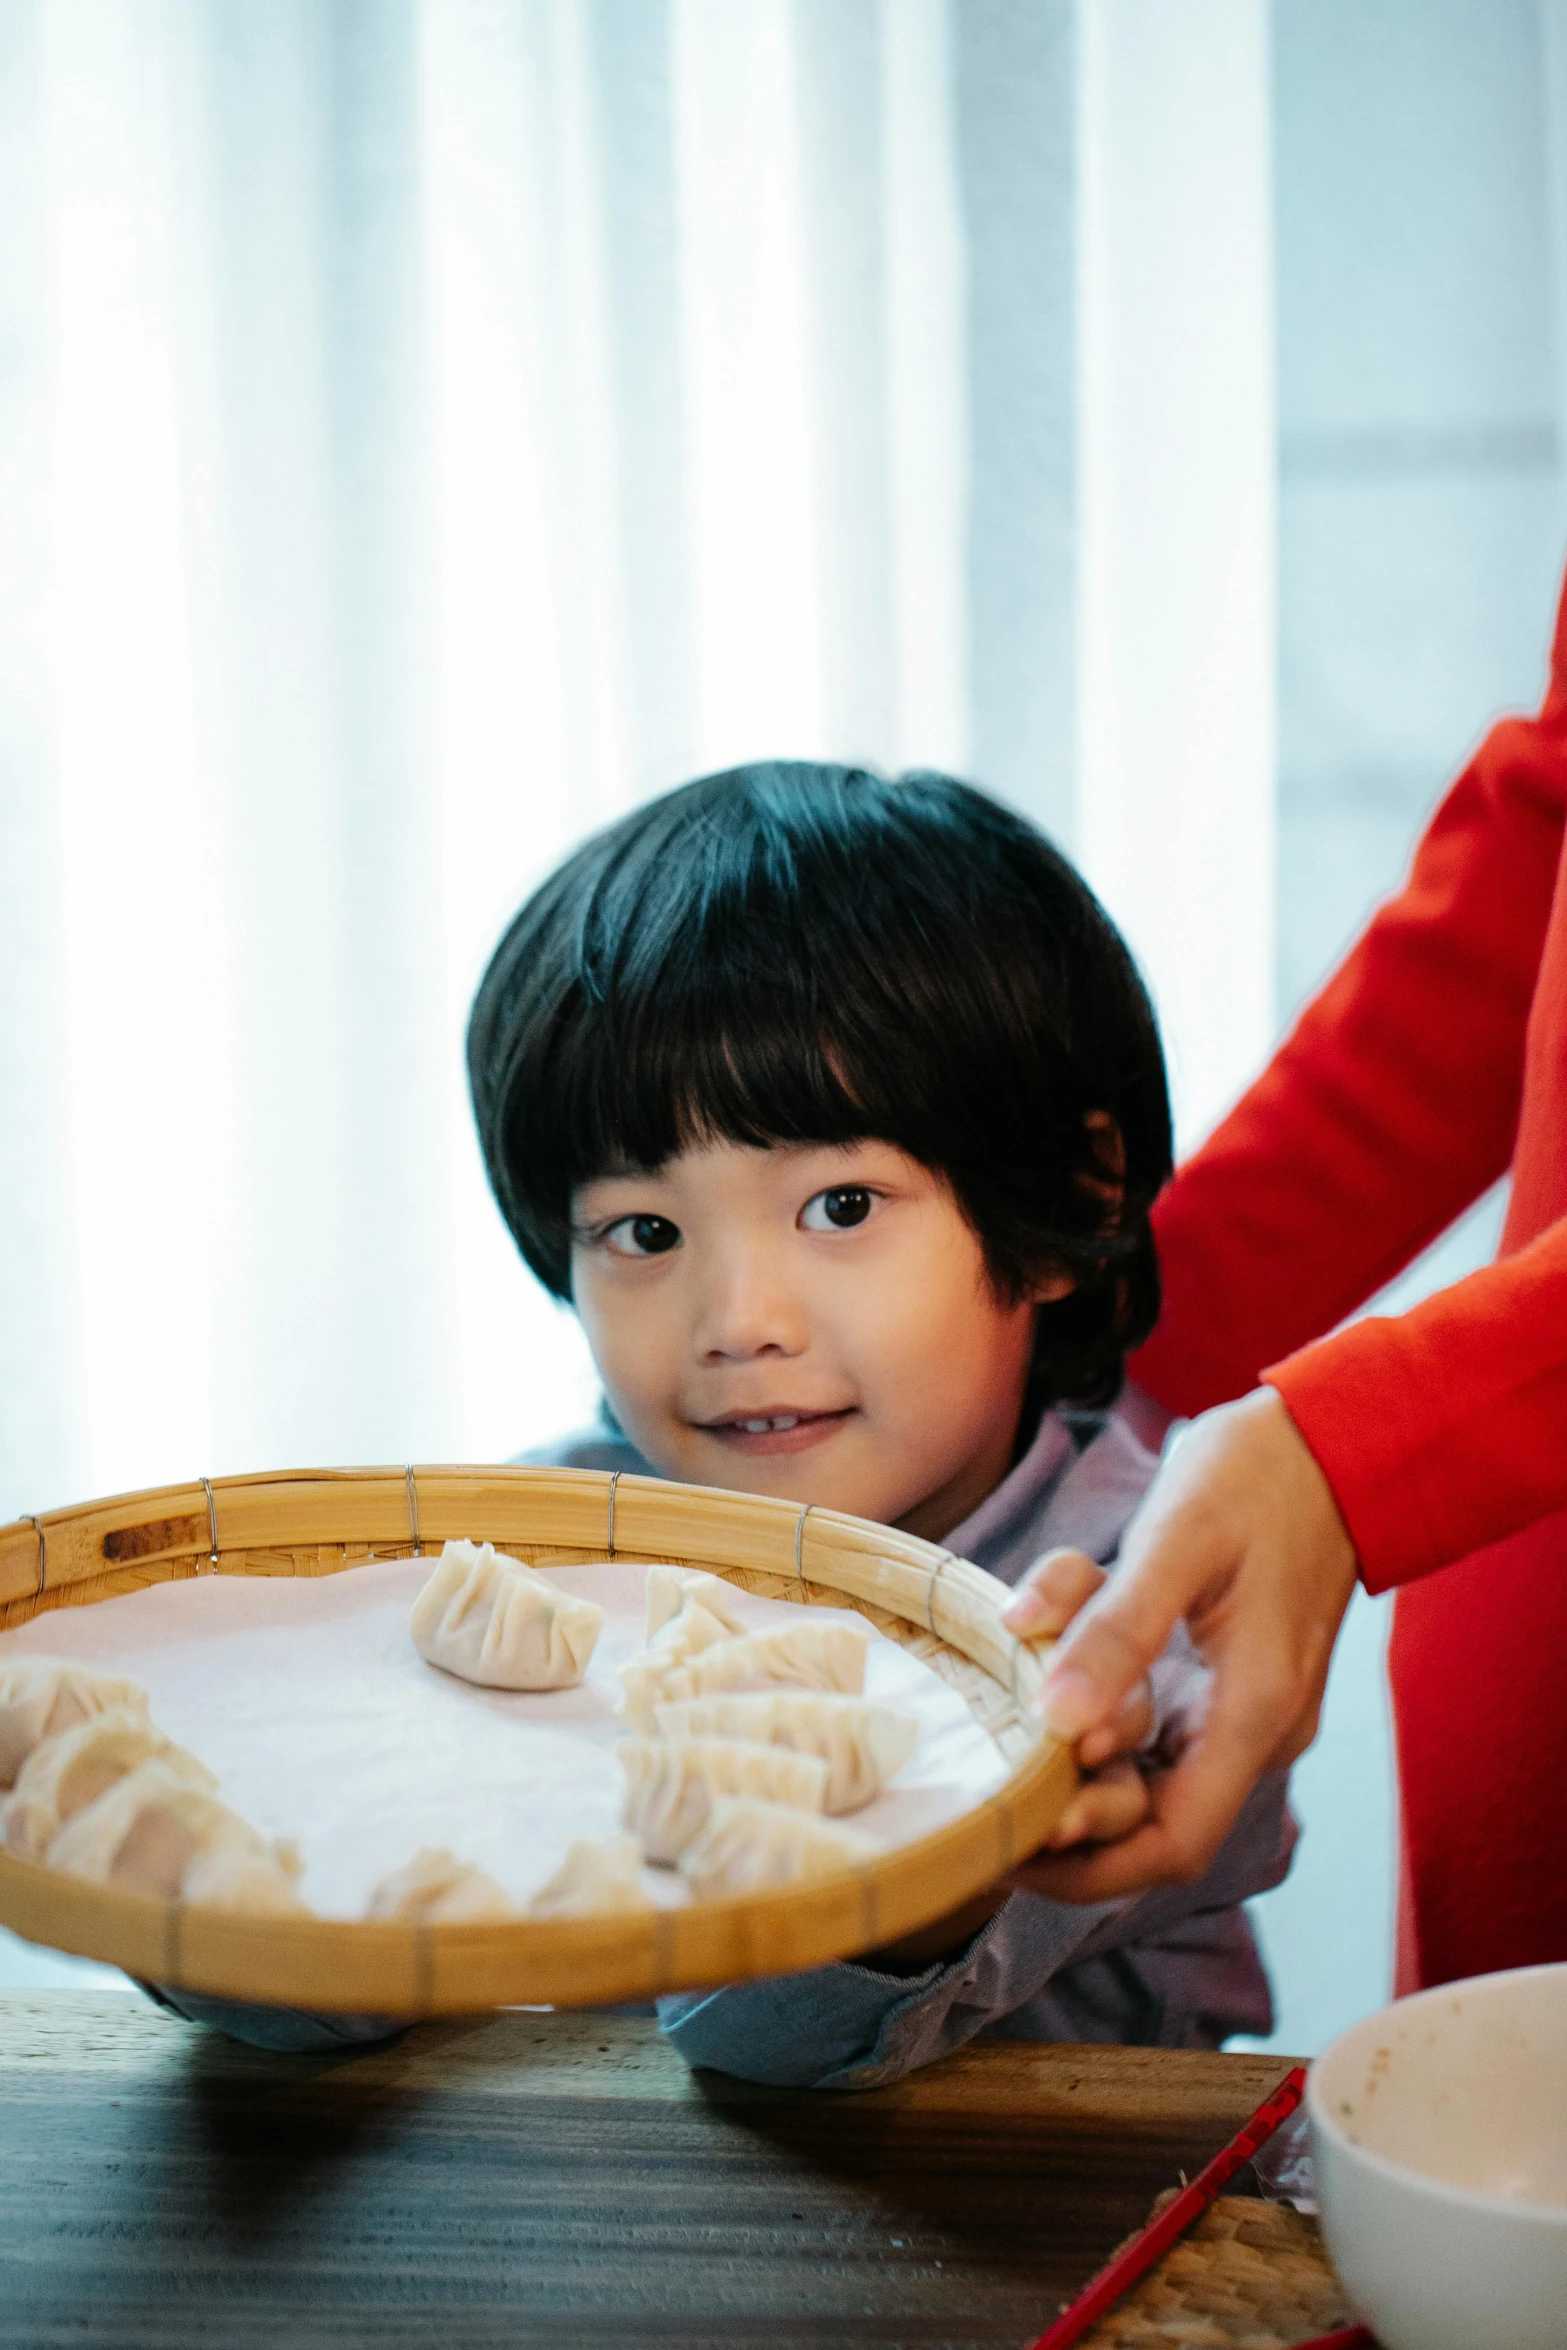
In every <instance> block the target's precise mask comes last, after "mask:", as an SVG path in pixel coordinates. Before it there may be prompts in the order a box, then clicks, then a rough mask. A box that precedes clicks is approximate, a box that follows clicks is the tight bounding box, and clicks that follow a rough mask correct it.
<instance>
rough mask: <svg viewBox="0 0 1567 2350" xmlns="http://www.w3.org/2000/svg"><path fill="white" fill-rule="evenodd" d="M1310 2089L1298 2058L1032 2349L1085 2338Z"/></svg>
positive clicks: (1353, 2338)
mask: <svg viewBox="0 0 1567 2350" xmlns="http://www.w3.org/2000/svg"><path fill="white" fill-rule="evenodd" d="M1305 2093H1306V2068H1305V2066H1304V2065H1303V2064H1298V2065H1296V2067H1295V2069H1294V2070H1293V2072H1289V2073H1286V2074H1285V2076H1284V2078H1283V2080H1282V2081H1281V2082H1280V2083H1279V2085H1278V2087H1277V2088H1276V2089H1275V2090H1274V2092H1273V2094H1272V2096H1271V2097H1269V2098H1267V2099H1266V2100H1265V2101H1264V2102H1263V2103H1262V2104H1261V2105H1259V2106H1258V2108H1257V2110H1256V2112H1255V2113H1254V2114H1253V2115H1252V2117H1251V2120H1250V2121H1249V2122H1247V2123H1246V2125H1245V2127H1244V2128H1243V2129H1240V2130H1237V2131H1236V2133H1235V2135H1234V2137H1233V2138H1232V2139H1231V2140H1230V2142H1229V2144H1228V2146H1226V2147H1225V2149H1224V2151H1223V2152H1222V2154H1216V2155H1215V2156H1214V2158H1213V2160H1212V2162H1210V2163H1209V2165H1208V2167H1207V2169H1206V2170H1203V2171H1199V2172H1198V2174H1197V2176H1196V2178H1194V2179H1193V2181H1192V2183H1191V2185H1190V2186H1189V2187H1183V2188H1182V2190H1181V2192H1180V2194H1179V2195H1177V2196H1176V2198H1175V2200H1174V2202H1173V2203H1167V2204H1166V2205H1165V2207H1164V2209H1163V2211H1161V2212H1160V2213H1159V2215H1158V2217H1157V2218H1155V2219H1151V2220H1150V2221H1149V2222H1148V2225H1147V2226H1146V2227H1145V2228H1144V2230H1143V2232H1142V2234H1141V2235H1140V2236H1136V2237H1134V2238H1133V2240H1132V2242H1131V2243H1130V2244H1128V2245H1127V2247H1126V2249H1125V2251H1124V2252H1118V2253H1117V2254H1116V2256H1115V2258H1114V2259H1113V2260H1111V2261H1107V2262H1106V2264H1105V2266H1104V2267H1103V2268H1102V2269H1101V2270H1100V2271H1099V2274H1098V2275H1097V2276H1096V2277H1094V2278H1092V2279H1091V2280H1090V2282H1089V2283H1088V2284H1086V2285H1085V2286H1084V2288H1083V2290H1082V2292H1081V2293H1079V2295H1078V2296H1077V2299H1076V2300H1075V2301H1074V2302H1073V2304H1072V2306H1071V2308H1070V2309H1064V2310H1063V2311H1062V2312H1061V2315H1060V2316H1059V2317H1058V2318H1057V2319H1056V2322H1055V2324H1054V2325H1053V2326H1047V2327H1046V2329H1045V2331H1044V2332H1043V2333H1042V2334H1041V2335H1040V2336H1039V2337H1038V2339H1037V2341H1033V2342H1030V2343H1029V2344H1028V2346H1027V2350H1067V2345H1068V2343H1069V2342H1080V2341H1081V2340H1082V2338H1083V2336H1084V2334H1086V2333H1087V2331H1088V2329H1089V2327H1090V2326H1091V2325H1093V2324H1094V2323H1095V2322H1096V2321H1097V2320H1098V2319H1099V2318H1101V2317H1103V2316H1104V2313H1105V2311H1106V2310H1107V2309H1109V2308H1110V2307H1111V2306H1112V2304H1113V2303H1115V2302H1117V2301H1119V2300H1120V2298H1121V2295H1122V2294H1123V2293H1124V2292H1125V2291H1126V2290H1127V2288H1128V2287H1129V2286H1131V2285H1135V2284H1136V2282H1137V2280H1138V2278H1139V2277H1140V2276H1142V2275H1144V2274H1145V2272H1146V2271H1147V2270H1149V2269H1151V2268H1152V2266H1153V2264H1154V2262H1155V2261H1156V2260H1158V2259H1159V2258H1160V2257H1161V2256H1162V2255H1163V2254H1164V2253H1166V2252H1168V2251H1169V2249H1170V2246H1171V2245H1172V2244H1173V2243H1174V2242H1175V2240H1176V2238H1177V2237H1178V2236H1183V2235H1184V2234H1185V2233H1186V2230H1187V2229H1188V2228H1189V2227H1190V2226H1191V2224H1192V2221H1193V2220H1194V2219H1196V2218H1197V2217H1198V2215H1199V2213H1201V2212H1204V2211H1206V2210H1207V2208H1208V2206H1209V2204H1210V2203H1211V2202H1212V2201H1213V2199H1214V2197H1215V2196H1216V2195H1218V2194H1219V2193H1220V2192H1221V2191H1222V2190H1223V2189H1224V2187H1226V2186H1227V2185H1228V2183H1229V2181H1230V2180H1231V2179H1232V2178H1233V2177H1234V2176H1235V2173H1236V2172H1237V2171H1238V2170H1239V2169H1240V2167H1241V2164H1242V2163H1243V2162H1250V2160H1251V2158H1252V2156H1253V2155H1254V2154H1255V2153H1256V2151H1257V2149H1258V2147H1259V2146H1261V2145H1264V2144H1265V2143H1266V2142H1267V2140H1268V2139H1269V2138H1271V2137H1272V2135H1273V2133H1274V2131H1275V2130H1276V2129H1277V2128H1278V2126H1279V2124H1280V2122H1283V2121H1288V2119H1289V2117H1290V2115H1291V2114H1292V2113H1293V2112H1294V2110H1295V2108H1296V2106H1297V2105H1298V2104H1299V2103H1300V2101H1301V2099H1302V2097H1303V2096H1304V2095H1305ZM1325 2339H1326V2341H1327V2342H1328V2343H1331V2344H1332V2345H1333V2350H1349V2346H1350V2345H1351V2344H1352V2343H1359V2342H1363V2341H1364V2342H1369V2341H1370V2339H1371V2336H1370V2335H1369V2334H1368V2333H1366V2331H1365V2329H1364V2327H1361V2326H1352V2327H1351V2328H1350V2330H1349V2332H1348V2333H1342V2334H1329V2335H1327V2336H1326V2337H1325ZM1307 2350H1310V2346H1309V2345H1308V2346H1307Z"/></svg>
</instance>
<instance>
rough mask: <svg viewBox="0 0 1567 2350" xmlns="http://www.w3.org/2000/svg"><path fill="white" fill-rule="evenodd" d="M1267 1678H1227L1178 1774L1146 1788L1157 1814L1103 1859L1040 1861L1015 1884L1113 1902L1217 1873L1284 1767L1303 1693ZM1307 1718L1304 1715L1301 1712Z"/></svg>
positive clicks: (1087, 1855)
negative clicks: (1246, 1810)
mask: <svg viewBox="0 0 1567 2350" xmlns="http://www.w3.org/2000/svg"><path fill="white" fill-rule="evenodd" d="M1287 1681H1288V1676H1287V1675H1282V1674H1280V1673H1279V1672H1278V1671H1277V1670H1276V1669H1275V1670H1265V1671H1264V1672H1263V1673H1262V1674H1261V1676H1260V1678H1259V1680H1258V1681H1256V1682H1253V1683H1249V1684H1248V1685H1247V1686H1246V1687H1245V1688H1244V1689H1237V1688H1236V1687H1235V1686H1234V1685H1233V1684H1227V1683H1226V1682H1225V1681H1224V1679H1223V1678H1222V1676H1221V1678H1220V1681H1219V1683H1218V1684H1217V1686H1216V1690H1215V1699H1214V1705H1213V1709H1212V1711H1211V1712H1210V1714H1209V1717H1208V1720H1207V1721H1206V1723H1205V1724H1204V1726H1203V1729H1202V1732H1201V1734H1200V1735H1199V1736H1198V1737H1197V1738H1196V1739H1195V1740H1194V1742H1193V1743H1192V1745H1191V1746H1189V1747H1188V1748H1187V1750H1186V1752H1185V1754H1184V1755H1183V1756H1182V1757H1181V1759H1180V1761H1179V1762H1178V1763H1177V1764H1176V1765H1175V1768H1174V1769H1173V1770H1169V1771H1160V1772H1157V1773H1156V1774H1155V1775H1154V1776H1153V1777H1152V1778H1151V1779H1149V1780H1148V1781H1147V1782H1146V1784H1147V1787H1148V1792H1149V1808H1148V1813H1147V1816H1146V1818H1145V1819H1143V1820H1142V1821H1141V1822H1140V1823H1139V1824H1136V1825H1134V1827H1133V1829H1132V1831H1131V1833H1130V1834H1127V1835H1124V1836H1123V1837H1122V1839H1121V1840H1120V1841H1119V1842H1117V1843H1114V1844H1110V1843H1106V1844H1105V1846H1104V1849H1103V1850H1100V1851H1084V1850H1082V1849H1081V1848H1079V1849H1078V1850H1076V1851H1072V1852H1062V1853H1061V1854H1060V1855H1059V1857H1055V1856H1054V1855H1053V1853H1051V1854H1045V1853H1042V1854H1039V1855H1036V1857H1035V1858H1034V1859H1033V1860H1032V1861H1030V1862H1028V1863H1027V1864H1026V1866H1025V1867H1024V1868H1023V1869H1020V1870H1019V1871H1018V1872H1017V1874H1016V1876H1015V1878H1014V1879H1013V1882H1014V1883H1016V1884H1018V1885H1022V1886H1024V1887H1026V1889H1027V1890H1028V1891H1030V1892H1033V1893H1043V1894H1046V1895H1048V1896H1049V1897H1050V1898H1051V1899H1052V1900H1056V1901H1075V1902H1083V1901H1113V1900H1119V1899H1121V1898H1123V1897H1124V1896H1126V1895H1127V1894H1130V1893H1141V1892H1144V1891H1146V1890H1148V1889H1149V1888H1150V1887H1151V1886H1155V1885H1189V1884H1194V1883H1195V1882H1196V1881H1197V1879H1198V1878H1199V1877H1201V1876H1203V1875H1204V1874H1205V1872H1206V1871H1207V1870H1208V1869H1209V1868H1210V1867H1211V1866H1212V1863H1213V1860H1214V1856H1215V1855H1216V1854H1217V1852H1218V1850H1219V1847H1220V1845H1221V1844H1222V1843H1223V1842H1224V1839H1225V1837H1226V1836H1227V1835H1228V1834H1229V1832H1230V1830H1231V1828H1232V1827H1233V1826H1234V1824H1235V1820H1236V1817H1237V1815H1238V1814H1239V1811H1240V1808H1241V1805H1242V1804H1243V1803H1244V1802H1245V1800H1246V1797H1247V1795H1248V1794H1249V1793H1250V1791H1251V1788H1252V1786H1253V1785H1254V1783H1255V1782H1256V1780H1257V1779H1258V1778H1260V1777H1261V1775H1262V1773H1263V1771H1264V1770H1266V1769H1268V1768H1269V1767H1270V1766H1271V1765H1272V1764H1273V1763H1274V1761H1275V1757H1276V1755H1277V1753H1278V1749H1279V1745H1280V1738H1279V1731H1280V1726H1281V1721H1282V1720H1283V1719H1285V1718H1288V1716H1289V1715H1290V1711H1291V1707H1292V1705H1294V1704H1295V1703H1296V1693H1295V1692H1294V1690H1293V1689H1292V1688H1286V1686H1285V1684H1286V1682H1287ZM1297 1710H1298V1709H1297Z"/></svg>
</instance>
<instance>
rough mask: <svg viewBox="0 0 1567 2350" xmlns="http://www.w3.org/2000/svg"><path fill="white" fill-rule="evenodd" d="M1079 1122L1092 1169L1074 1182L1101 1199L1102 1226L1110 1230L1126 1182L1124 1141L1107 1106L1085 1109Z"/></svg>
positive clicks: (1118, 1218) (1116, 1221) (1117, 1218)
mask: <svg viewBox="0 0 1567 2350" xmlns="http://www.w3.org/2000/svg"><path fill="white" fill-rule="evenodd" d="M1083 1124H1084V1125H1085V1126H1086V1127H1087V1129H1088V1146H1089V1149H1090V1150H1091V1151H1092V1153H1093V1160H1094V1168H1095V1172H1094V1173H1093V1174H1092V1175H1087V1174H1085V1175H1079V1177H1078V1179H1077V1180H1078V1184H1079V1186H1080V1188H1081V1189H1082V1190H1084V1191H1087V1192H1091V1193H1092V1195H1093V1197H1094V1198H1095V1199H1097V1200H1099V1201H1101V1202H1102V1204H1103V1207H1104V1228H1105V1230H1106V1231H1107V1232H1113V1231H1114V1230H1115V1228H1116V1226H1117V1224H1119V1223H1120V1221H1121V1199H1122V1195H1123V1192H1124V1188H1125V1184H1126V1142H1125V1139H1124V1137H1123V1136H1122V1133H1121V1129H1120V1127H1119V1126H1118V1125H1117V1124H1116V1122H1115V1120H1114V1118H1112V1117H1111V1115H1110V1112H1109V1111H1108V1110H1085V1111H1084V1113H1083Z"/></svg>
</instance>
